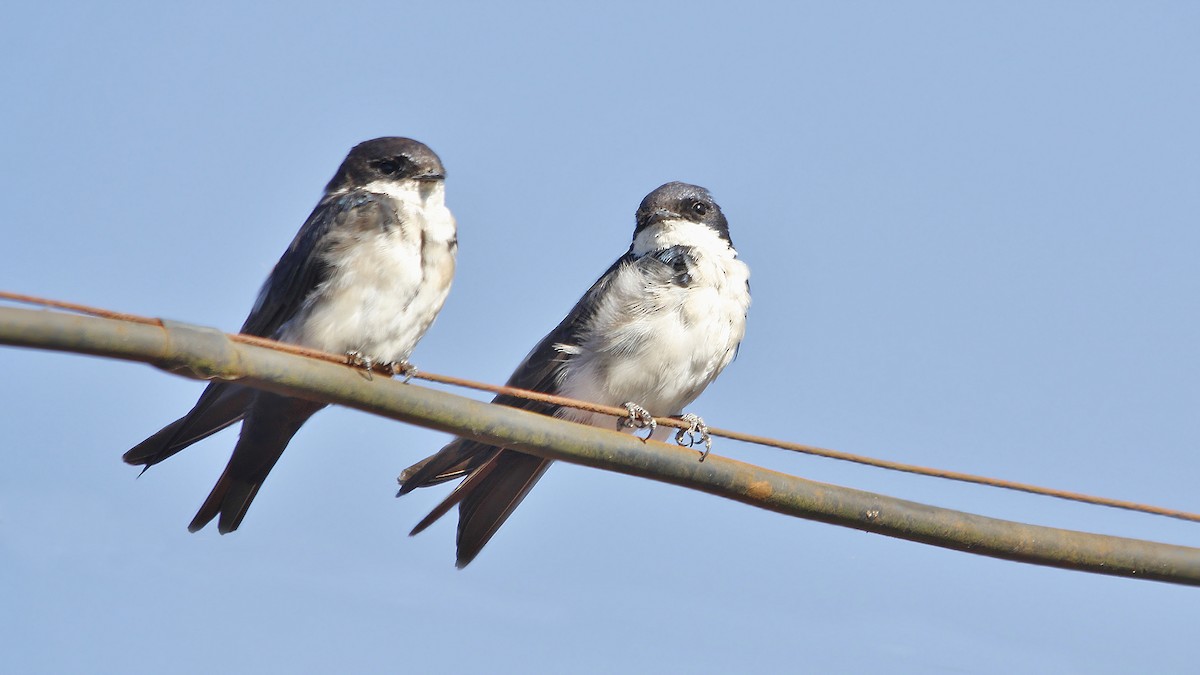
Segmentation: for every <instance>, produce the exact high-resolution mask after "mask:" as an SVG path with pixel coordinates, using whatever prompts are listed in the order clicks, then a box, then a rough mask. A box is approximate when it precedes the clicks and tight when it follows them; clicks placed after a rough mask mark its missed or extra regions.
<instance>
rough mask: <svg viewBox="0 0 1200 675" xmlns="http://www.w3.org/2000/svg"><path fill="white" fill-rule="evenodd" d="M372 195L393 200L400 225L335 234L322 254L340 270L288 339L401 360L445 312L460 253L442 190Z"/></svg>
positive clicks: (289, 328) (322, 287)
mask: <svg viewBox="0 0 1200 675" xmlns="http://www.w3.org/2000/svg"><path fill="white" fill-rule="evenodd" d="M385 185H387V184H385ZM367 187H368V189H371V188H378V187H379V186H376V185H371V186H367ZM372 191H376V192H382V193H385V194H388V196H390V197H392V199H391V200H389V201H390V202H391V203H392V204H393V205H394V206H395V208H396V212H397V216H398V219H397V221H398V226H395V227H388V228H371V229H368V230H358V231H354V230H348V229H345V230H340V231H335V232H331V233H330V234H329V235H328V237H329V240H328V245H326V246H324V247H323V250H324V251H325V253H324V255H325V257H326V262H327V263H328V264H329V265H330V269H331V270H333V272H332V273H331V274H330V276H329V278H328V279H327V280H326V281H325V282H324V283H322V284H321V285H320V286H319V287H318V288H317V289H316V290H315V291H314V292H313V293H312V295H311V296H310V297H309V299H308V302H307V303H306V309H305V310H304V311H303V312H302V313H301V315H299V316H297V317H296V319H295V320H293V321H292V322H290V323H289V324H288V325H287V326H286V327H285V329H284V335H283V337H282V339H284V340H286V341H288V342H295V343H298V344H302V345H305V346H309V347H314V348H316V349H321V350H324V351H328V352H333V353H338V354H340V353H345V352H347V351H358V352H360V353H362V354H363V355H364V356H368V357H370V358H372V359H375V360H377V361H401V360H404V359H407V358H408V356H409V355H410V354H411V353H412V350H413V348H414V347H415V346H416V344H417V341H419V340H420V339H421V336H422V335H424V334H425V331H426V330H427V329H428V328H429V326H430V324H432V323H433V320H434V318H435V317H436V316H437V314H438V312H439V311H440V310H441V308H442V304H443V303H444V302H445V300H446V295H447V293H448V292H449V290H450V282H451V280H452V278H453V276H454V260H455V252H456V249H457V244H456V243H455V224H454V217H453V216H452V215H451V214H450V211H449V210H448V209H446V207H445V205H444V201H443V198H442V189H441V185H436V186H431V188H426V192H420V191H417V190H398V189H395V188H391V187H390V186H388V189H375V190H372Z"/></svg>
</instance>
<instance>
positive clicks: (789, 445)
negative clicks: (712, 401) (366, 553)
mask: <svg viewBox="0 0 1200 675" xmlns="http://www.w3.org/2000/svg"><path fill="white" fill-rule="evenodd" d="M0 300H9V301H12V302H19V303H23V304H29V305H36V306H41V307H52V308H55V309H63V310H68V311H71V312H77V313H80V314H87V315H90V316H97V317H101V318H106V319H113V320H117V321H128V322H132V323H139V324H145V325H151V326H159V327H164V326H163V322H162V321H161V320H160V319H152V318H148V317H143V316H138V315H135V314H125V313H121V312H114V311H111V310H107V309H101V308H97V307H90V306H87V305H81V304H77V303H72V302H65V301H61V300H51V299H48V298H40V297H36V296H32V295H22V294H18V293H9V292H5V291H0ZM226 337H228V338H229V339H230V340H232V341H234V342H239V343H242V344H248V345H254V346H258V347H265V348H268V349H274V350H276V351H281V352H287V353H291V354H297V355H300V356H306V357H309V358H314V359H320V360H322V361H328V362H331V363H338V364H343V365H345V364H346V363H347V357H346V356H345V355H338V354H330V353H328V352H323V351H320V350H316V349H309V348H307V347H301V346H298V345H293V344H288V343H284V342H277V341H275V340H270V339H267V338H261V337H256V336H253V335H243V334H226ZM367 372H377V373H380V374H384V375H388V376H391V375H392V373H391V372H389V371H387V370H385V369H384V368H382V367H380V366H375V367H374V368H373V369H372V371H367ZM406 378H407V379H419V380H425V381H428V382H437V383H439V384H444V385H448V386H454V387H463V388H467V389H474V390H478V391H487V392H491V393H494V394H504V395H506V396H513V397H516V398H522V399H527V400H532V401H539V402H543V403H549V404H552V405H559V406H566V407H571V408H577V409H579V410H585V411H588V412H594V413H599V414H602V415H611V416H613V417H617V418H619V417H623V416H625V415H627V414H628V411H626V410H625V409H624V408H617V407H614V406H606V405H600V404H597V403H589V402H587V401H578V400H574V399H569V398H563V397H561V396H553V395H550V394H543V393H541V392H536V391H529V390H527V389H518V388H515V387H507V386H502V385H493V384H487V383H483V382H475V381H473V380H467V379H464V378H459V377H453V376H450V375H439V374H437V373H427V372H423V371H415V372H413V373H412V374H411V375H407V376H406ZM655 421H656V422H657V423H658V424H661V425H664V426H670V427H674V428H677V429H687V428H689V426H690V424H689V423H688V422H684V421H682V420H679V419H676V418H672V417H660V418H655ZM708 432H709V433H710V434H711V435H713V436H720V437H723V438H728V439H731V440H736V441H741V442H744V443H750V444H754V445H762V446H766V447H772V448H777V449H781V450H788V451H791V452H798V453H802V454H806V455H813V456H817V457H825V458H828V459H836V460H840V461H844V462H853V463H855V464H862V465H864V466H873V467H876V468H880V469H887V470H889V471H899V472H903V473H910V474H916V475H920V476H929V477H932V478H941V479H944V480H953V481H958V482H963V483H972V484H976V485H986V486H989V487H995V488H1002V489H1005V490H1014V491H1017V492H1026V493H1029V494H1035V495H1042V496H1045V497H1054V498H1056V499H1063V500H1067V501H1073V502H1080V503H1084V504H1093V505H1096V506H1104V507H1108V508H1115V509H1124V510H1127V511H1137V512H1140V513H1147V514H1151V515H1156V516H1165V517H1168V518H1177V519H1179V520H1187V521H1192V522H1200V514H1197V513H1191V512H1188V511H1182V510H1178V509H1169V508H1165V507H1161V506H1154V505H1150V504H1141V503H1138V502H1132V501H1127V500H1121V499H1112V498H1109V497H1098V496H1094V495H1088V494H1083V493H1079V492H1072V491H1067V490H1059V489H1056V488H1048V487H1042V486H1038V485H1031V484H1029V483H1021V482H1017V481H1011V480H1005V479H1002V478H991V477H988V476H979V475H975V474H970V473H964V472H960V471H950V470H946V469H936V468H930V467H924V466H919V465H916V464H906V463H903V462H894V461H891V460H886V459H877V458H874V457H867V456H864V455H856V454H852V453H848V452H841V451H838V450H831V449H828V448H821V447H817V446H813V445H805V444H803V443H794V442H791V441H783V440H778V439H774V438H768V437H765V436H757V435H754V434H747V433H742V432H739V431H731V430H728V429H719V428H716V427H709V428H708Z"/></svg>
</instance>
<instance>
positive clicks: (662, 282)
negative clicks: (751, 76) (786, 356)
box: [397, 183, 750, 568]
mask: <svg viewBox="0 0 1200 675" xmlns="http://www.w3.org/2000/svg"><path fill="white" fill-rule="evenodd" d="M749 278H750V270H749V268H747V267H746V264H745V263H743V262H742V261H741V260H739V259H738V257H737V251H736V250H734V248H733V242H732V241H730V239H729V225H728V223H727V222H726V220H725V216H724V214H722V213H721V208H720V207H719V206H717V203H716V202H715V201H713V198H712V196H711V195H710V194H709V193H708V191H707V190H705V189H704V188H701V187H697V186H695V185H688V184H686V183H667V184H666V185H663V186H662V187H659V188H658V189H657V190H654V191H653V192H651V193H650V194H649V195H647V196H646V198H645V199H643V200H642V203H641V206H639V207H638V210H637V226H636V228H635V229H634V231H633V243H632V244H631V245H630V247H629V251H628V252H627V253H626V254H625V255H624V256H622V257H621V258H620V259H618V260H617V261H616V262H615V263H613V265H612V267H609V268H608V271H607V272H605V273H604V275H603V276H601V277H600V279H599V280H598V281H596V283H595V284H593V285H592V287H591V289H589V290H588V292H587V293H586V294H584V296H583V298H581V299H580V300H579V302H578V303H577V304H576V305H575V307H574V308H573V309H572V310H571V312H570V314H568V315H567V318H565V319H563V321H562V323H560V324H558V327H556V328H555V329H554V330H553V331H551V332H550V334H549V335H547V336H546V337H544V338H542V341H541V342H539V343H538V344H537V346H536V347H534V348H533V351H532V352H530V353H529V355H528V356H526V357H525V360H524V362H522V363H521V365H520V366H518V367H517V370H516V372H514V373H513V375H512V377H510V378H509V380H508V384H509V386H513V387H520V388H522V389H532V390H534V391H539V392H544V393H549V394H556V395H560V396H566V397H569V398H574V399H581V400H584V401H591V402H594V403H602V404H607V405H612V406H624V407H625V408H626V409H627V410H628V411H629V417H628V418H623V419H622V420H617V419H616V418H613V417H611V416H606V415H601V414H598V413H590V412H584V411H580V410H577V409H574V408H567V407H558V406H554V405H550V404H547V403H539V402H535V401H528V400H525V399H521V398H516V397H512V396H504V395H501V396H497V397H496V398H495V399H494V402H495V403H500V404H503V405H507V406H511V407H515V408H523V409H526V410H533V411H537V412H541V413H543V414H548V415H553V416H555V417H559V418H563V419H568V420H574V421H577V422H582V423H585V424H592V425H595V426H602V427H609V428H611V427H612V426H613V425H614V424H616V425H617V427H618V428H621V427H622V426H624V427H633V426H637V427H646V426H650V427H651V434H653V433H654V430H653V427H652V426H651V425H652V422H653V418H652V417H651V416H652V415H654V416H663V415H678V414H680V413H681V412H682V410H683V408H684V406H686V405H688V404H689V403H691V402H692V401H693V400H695V398H696V397H697V396H699V395H700V392H702V391H704V388H705V387H707V386H708V384H709V383H710V382H712V381H713V379H715V378H716V377H717V375H718V374H719V373H720V372H721V370H722V369H723V368H725V366H727V365H729V362H730V361H732V360H733V357H734V355H735V354H736V353H737V349H738V344H739V343H740V342H741V340H742V335H743V334H744V332H745V326H746V311H747V309H748V308H749V306H750V284H749ZM684 417H685V419H688V420H689V421H691V422H692V424H693V429H695V430H700V431H706V429H705V427H704V425H703V422H702V421H701V420H700V419H699V418H698V417H695V416H693V415H687V416H684ZM549 466H550V460H548V459H542V458H541V457H537V456H534V455H528V454H524V453H520V452H516V451H513V450H505V449H503V448H500V447H497V446H493V445H487V444H485V443H479V442H476V441H472V440H468V439H465V438H459V439H456V440H454V441H453V442H451V443H450V444H449V445H447V446H446V447H444V448H442V450H441V451H440V452H438V453H437V454H435V455H433V456H431V457H429V458H427V459H425V460H423V461H421V462H419V463H417V464H415V465H413V466H411V467H409V468H408V469H406V470H405V471H404V473H403V474H401V476H400V484H401V487H400V492H399V494H397V496H400V495H403V494H406V493H408V492H411V491H412V490H414V489H416V488H419V487H426V486H430V485H436V484H438V483H442V482H445V481H448V480H452V479H454V478H458V477H460V476H465V477H466V478H465V479H464V480H463V481H462V482H461V483H460V484H459V485H458V486H457V487H456V488H455V489H454V491H453V492H452V493H451V494H450V496H449V497H447V498H446V499H445V501H443V502H442V503H441V504H440V505H439V506H438V507H437V508H435V509H434V510H433V512H431V513H430V514H429V515H428V516H426V518H425V519H424V520H422V521H421V522H420V523H419V524H418V525H417V526H416V527H415V528H414V529H413V531H412V534H416V533H418V532H420V531H421V530H423V529H425V528H426V527H428V526H429V525H430V524H431V523H433V522H434V521H435V520H437V519H438V518H440V517H441V516H442V515H444V514H445V513H446V512H447V511H449V510H450V508H451V507H453V506H454V505H456V504H457V505H458V507H459V519H458V567H460V568H461V567H465V566H466V565H467V564H468V563H470V562H471V560H473V559H474V558H475V556H476V555H478V553H479V551H480V549H482V548H483V546H484V545H485V544H486V543H487V542H488V540H489V539H491V537H492V535H493V534H495V532H496V530H497V529H498V528H499V527H500V525H502V524H503V523H504V521H505V519H507V518H508V516H509V514H511V513H512V511H513V509H515V508H516V507H517V505H518V504H519V503H520V502H521V499H523V498H524V497H525V495H526V494H527V493H528V492H529V490H530V488H532V487H533V485H534V483H536V482H537V480H538V479H539V478H541V476H542V474H543V473H544V472H545V471H546V469H547V467H549Z"/></svg>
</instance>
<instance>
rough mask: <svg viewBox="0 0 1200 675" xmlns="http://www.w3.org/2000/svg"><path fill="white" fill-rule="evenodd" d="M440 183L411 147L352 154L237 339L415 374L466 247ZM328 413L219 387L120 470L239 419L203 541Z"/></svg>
mask: <svg viewBox="0 0 1200 675" xmlns="http://www.w3.org/2000/svg"><path fill="white" fill-rule="evenodd" d="M444 179H445V170H444V169H443V168H442V162H441V160H440V159H438V156H437V155H436V154H434V152H433V151H432V150H430V149H429V148H428V147H426V146H425V145H423V144H421V143H419V142H417V141H414V140H412V139H408V138H377V139H375V140H371V141H365V142H363V143H360V144H358V145H356V146H355V147H354V148H353V149H352V150H351V151H350V154H348V155H347V156H346V159H345V160H344V161H343V162H342V165H341V167H340V168H338V170H337V173H336V174H335V175H334V177H333V179H332V180H331V181H329V184H328V185H327V186H326V187H325V194H324V196H323V197H322V198H321V201H320V202H319V203H318V204H317V206H316V208H315V209H313V212H312V215H310V216H309V217H308V220H307V221H305V223H304V226H303V227H301V228H300V232H299V233H298V234H297V235H296V238H295V239H294V240H293V241H292V244H291V246H289V247H288V249H287V251H285V252H284V254H283V257H282V258H280V259H279V262H278V263H276V265H275V268H274V269H273V270H272V271H271V274H270V276H269V277H267V280H266V283H264V284H263V287H262V290H261V291H260V292H259V294H258V300H257V302H255V304H254V308H253V309H252V310H250V316H248V317H247V318H246V322H245V323H244V324H243V325H242V329H241V332H242V333H246V334H248V335H257V336H261V337H268V338H273V339H276V340H280V341H282V342H289V343H292V344H297V345H302V346H305V347H311V348H314V349H320V350H323V351H327V352H334V353H338V354H341V353H346V354H348V355H351V357H352V361H353V362H357V363H359V364H366V365H368V366H369V365H371V364H391V365H393V366H396V365H403V366H407V359H408V357H409V355H410V354H411V353H412V350H413V347H415V346H416V344H417V341H418V340H420V339H421V336H422V335H424V334H425V331H426V330H427V329H428V328H429V325H430V324H431V323H433V320H434V317H436V316H437V313H438V311H439V310H441V308H442V303H443V302H445V300H446V293H447V292H448V291H449V290H450V281H451V279H452V278H453V276H454V258H455V254H456V252H457V250H458V240H457V238H456V229H455V222H454V216H453V215H451V213H450V211H449V209H447V208H446V205H445V192H444V187H445V180H444ZM323 407H325V404H323V403H315V402H313V401H306V400H304V399H299V398H291V397H287V396H280V395H278V394H272V393H269V392H266V391H259V390H255V389H251V388H249V387H245V386H242V385H238V384H233V383H229V382H213V383H212V384H209V385H208V388H207V389H205V390H204V393H203V394H201V395H200V399H199V400H198V401H197V402H196V405H195V406H194V407H192V409H191V411H189V412H188V414H186V415H184V416H183V417H181V418H180V419H178V420H176V421H174V422H172V423H171V424H168V425H167V426H166V427H163V429H162V430H161V431H159V432H158V433H156V434H154V435H153V436H151V437H150V438H147V439H146V440H145V441H142V442H141V443H139V444H138V445H137V446H136V447H134V448H133V449H131V450H130V451H129V452H126V453H125V456H124V459H125V461H126V462H128V463H129V464H134V465H143V466H144V467H146V468H149V467H151V466H153V465H155V464H157V463H159V462H161V461H163V460H164V459H166V458H168V457H170V456H171V455H174V454H175V453H177V452H179V451H180V450H182V449H184V448H186V447H187V446H189V445H191V444H192V443H195V442H196V441H199V440H201V439H203V438H206V437H208V436H210V435H212V434H214V433H216V432H218V431H220V430H221V429H224V428H225V427H227V426H229V425H231V424H233V423H234V422H237V421H238V420H243V423H242V430H241V435H240V437H239V438H238V442H237V445H236V446H235V447H234V449H233V456H232V457H230V458H229V464H228V465H227V466H226V467H225V472H224V473H222V474H221V478H220V479H219V480H218V481H217V484H216V487H214V488H213V490H212V493H211V494H209V496H208V499H206V500H205V501H204V504H203V505H202V506H201V507H200V510H199V512H198V513H197V514H196V517H195V519H193V520H192V523H191V525H189V526H188V529H189V530H191V531H192V532H195V531H196V530H199V529H200V528H202V527H204V526H205V525H207V524H208V523H209V522H210V521H212V519H213V518H216V517H217V516H220V520H219V521H218V523H217V529H218V530H219V531H220V532H221V533H222V534H225V533H228V532H232V531H233V530H236V529H237V528H238V525H240V524H241V522H242V518H244V517H245V516H246V510H247V509H248V508H249V507H250V502H251V501H253V500H254V495H255V494H256V493H257V492H258V489H259V488H260V487H261V486H262V484H263V481H264V480H265V479H266V477H267V474H268V473H269V472H270V471H271V468H272V467H274V466H275V462H276V461H278V460H279V457H280V455H282V454H283V449H284V448H285V447H287V444H288V442H289V441H291V439H292V436H293V435H295V433H296V432H297V431H298V430H299V429H300V426H301V425H303V424H304V422H305V421H307V420H308V418H309V417H311V416H312V415H313V414H314V413H316V412H317V411H318V410H320V409H321V408H323ZM144 470H145V469H143V471H144Z"/></svg>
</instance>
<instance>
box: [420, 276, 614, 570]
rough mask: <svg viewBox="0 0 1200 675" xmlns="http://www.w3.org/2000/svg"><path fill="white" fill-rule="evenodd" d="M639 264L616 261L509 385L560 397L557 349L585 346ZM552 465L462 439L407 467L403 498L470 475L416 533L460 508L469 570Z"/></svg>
mask: <svg viewBox="0 0 1200 675" xmlns="http://www.w3.org/2000/svg"><path fill="white" fill-rule="evenodd" d="M634 262H635V259H634V257H633V256H632V255H631V254H626V255H625V256H623V257H621V258H619V259H618V260H617V261H616V262H614V263H613V264H612V266H611V267H609V268H608V271H606V272H605V273H604V274H603V275H602V276H601V277H600V278H599V279H598V280H597V281H596V283H594V284H592V287H591V288H590V289H589V290H588V292H587V293H585V294H584V296H583V297H582V298H581V299H580V300H579V302H578V303H576V304H575V307H574V308H572V309H571V312H570V313H569V314H567V317H566V318H565V319H563V320H562V322H561V323H559V324H558V326H557V327H555V329H554V330H552V331H550V334H549V335H547V336H546V337H544V338H542V340H541V342H539V343H538V344H537V346H536V347H534V348H533V351H531V352H530V353H529V355H528V356H526V357H525V360H524V361H522V362H521V365H520V366H518V367H517V370H516V372H514V373H513V374H512V376H511V377H509V378H508V385H509V386H512V387H520V388H522V389H530V390H533V391H540V392H543V393H548V394H554V393H557V391H558V386H559V382H560V376H561V373H562V370H563V366H564V365H565V364H566V363H568V362H569V360H570V358H571V354H568V353H564V352H562V351H560V350H558V349H557V348H555V345H558V344H565V345H575V344H578V343H579V341H580V339H581V338H582V337H583V334H584V332H585V331H586V330H587V329H588V326H589V324H590V323H591V319H592V315H593V313H594V309H595V307H596V304H597V303H596V300H597V297H598V296H599V295H601V294H603V293H604V292H605V291H606V290H607V289H608V286H609V285H610V284H611V283H612V280H613V278H614V277H615V276H616V275H617V273H618V271H619V270H620V269H621V268H622V267H623V266H625V265H629V264H633V263H634ZM494 402H495V403H499V404H501V405H507V406H511V407H514V408H523V409H525V410H532V411H536V412H541V413H543V414H553V412H554V411H555V409H556V406H553V405H550V404H547V403H540V402H536V401H529V400H526V399H522V398H517V397H513V396H505V395H500V396H497V397H496V398H495V399H494ZM549 466H550V460H548V459H543V458H541V457H537V456H535V455H527V454H525V453H521V452H515V451H513V450H505V449H503V448H500V447H498V446H494V445H487V444H485V443H479V442H476V441H471V440H467V439H463V438H459V439H456V440H455V441H453V442H452V443H450V444H449V445H447V446H446V447H444V448H442V450H441V451H440V452H438V453H437V454H436V455H434V456H432V457H429V458H428V459H425V460H423V461H421V462H418V463H417V464H415V465H413V466H412V467H409V468H408V469H406V470H405V472H404V473H403V474H402V475H401V481H402V483H401V487H400V493H399V494H405V493H407V492H410V491H412V490H414V489H416V488H418V487H425V486H428V485H436V484H437V483H441V482H444V481H447V480H451V479H453V478H455V477H458V476H462V475H467V478H466V479H465V480H463V482H462V483H460V484H459V485H458V487H456V488H455V489H454V491H453V492H451V493H450V495H449V496H448V497H447V498H446V499H445V500H443V501H442V503H441V504H439V505H438V506H437V508H435V509H434V510H433V511H432V512H431V513H430V514H429V515H428V516H426V517H425V519H423V520H422V521H421V522H420V523H418V524H417V526H416V527H415V528H414V529H413V532H412V533H413V534H416V533H417V532H420V531H421V530H423V529H425V528H426V527H428V526H429V525H430V524H432V523H433V522H434V521H436V520H437V519H438V518H440V517H441V516H443V515H445V514H446V513H447V512H448V511H449V510H450V509H451V508H452V507H453V506H454V505H455V504H458V505H459V510H458V537H457V540H458V562H457V564H458V566H459V567H465V566H466V565H467V564H468V563H470V562H471V561H472V560H474V559H475V556H476V555H478V554H479V551H480V550H482V549H483V547H484V545H485V544H487V542H488V541H489V540H490V539H491V538H492V535H493V534H495V533H496V530H498V529H499V528H500V526H501V525H503V524H504V521H505V520H507V519H508V516H509V515H510V514H511V513H512V512H513V509H515V508H516V507H517V505H518V504H520V503H521V500H522V499H524V498H525V495H526V494H528V493H529V490H530V489H532V488H533V486H534V484H535V483H537V481H538V479H539V478H541V477H542V474H543V473H545V472H546V469H547V468H549ZM397 496H399V495H397Z"/></svg>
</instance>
